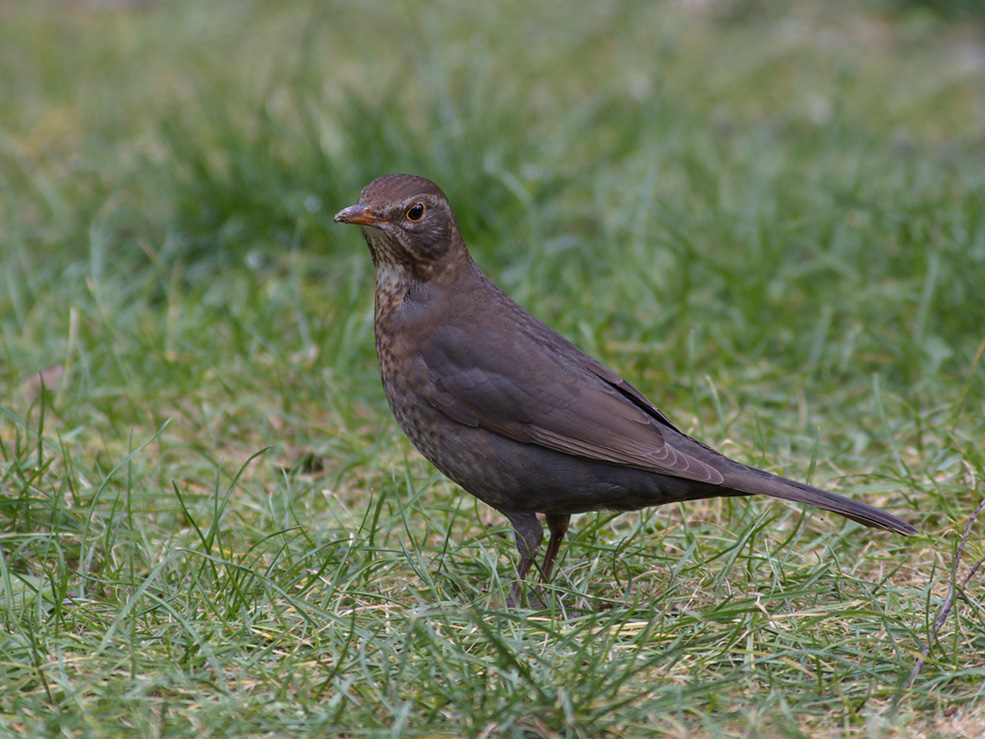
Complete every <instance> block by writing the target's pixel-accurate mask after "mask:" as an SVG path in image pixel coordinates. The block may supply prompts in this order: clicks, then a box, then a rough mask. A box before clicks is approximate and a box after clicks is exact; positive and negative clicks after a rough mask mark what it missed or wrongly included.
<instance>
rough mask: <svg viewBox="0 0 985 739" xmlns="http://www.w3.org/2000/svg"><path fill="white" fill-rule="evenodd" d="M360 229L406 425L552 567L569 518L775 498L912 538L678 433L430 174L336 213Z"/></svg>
mask: <svg viewBox="0 0 985 739" xmlns="http://www.w3.org/2000/svg"><path fill="white" fill-rule="evenodd" d="M335 221H336V222H339V223H351V224H355V225H357V226H361V227H362V232H363V237H364V238H365V239H366V243H367V244H368V245H369V251H370V254H371V255H372V258H373V264H374V265H375V267H376V311H375V329H376V331H375V332H376V351H377V355H378V357H379V364H380V373H381V374H382V376H383V389H384V390H385V392H386V397H387V400H388V401H389V403H390V408H391V409H392V411H393V414H394V416H396V418H397V422H398V423H399V424H400V426H401V428H403V430H404V431H405V432H406V434H407V436H408V437H409V438H410V440H411V442H413V444H414V446H415V447H417V449H418V450H420V452H421V453H422V454H423V455H424V456H425V457H427V458H428V459H429V460H430V461H431V462H432V463H433V464H434V465H435V466H436V467H437V468H438V469H440V470H441V471H442V472H443V473H444V474H445V475H447V476H448V477H450V478H451V479H452V480H454V481H455V482H457V483H458V484H459V485H461V486H462V487H463V488H465V489H466V490H467V491H468V492H470V493H472V495H474V496H476V497H477V498H479V499H480V500H481V501H483V502H484V503H487V504H488V505H490V506H492V507H493V508H495V509H496V510H498V511H500V512H501V513H503V515H505V516H506V517H507V518H508V519H509V520H510V523H512V524H513V529H514V532H515V535H516V545H517V550H518V551H519V554H520V563H519V565H518V567H517V571H518V575H519V578H518V581H517V582H516V583H515V584H514V590H513V598H514V599H517V598H518V597H519V592H520V590H519V588H520V582H521V581H523V580H524V579H525V578H526V576H527V573H528V572H529V571H530V567H531V565H532V564H533V561H534V556H535V554H536V553H537V550H538V549H539V547H540V544H541V540H542V539H543V528H542V527H541V524H540V522H539V521H538V519H537V514H538V513H544V514H546V516H547V526H548V528H549V529H550V532H551V538H550V542H549V544H548V547H547V554H546V555H545V558H544V565H543V568H542V570H541V575H542V579H543V580H545V581H546V580H547V579H549V578H550V576H551V570H552V568H553V565H554V558H555V557H556V556H557V553H558V549H559V548H560V546H561V540H562V539H563V538H564V534H565V532H566V531H567V530H568V521H569V519H570V518H571V515H572V514H574V513H584V512H586V511H595V510H600V509H607V510H611V511H632V510H637V509H640V508H645V507H647V506H656V505H663V504H664V503H679V502H681V501H685V500H696V499H701V498H713V497H717V496H731V495H757V494H759V495H769V496H772V497H774V498H780V499H782V500H788V501H792V502H795V503H803V504H805V505H809V506H814V507H816V508H822V509H824V510H827V511H832V512H834V513H838V514H840V515H842V516H845V517H847V518H850V519H852V520H854V521H858V522H859V523H862V524H865V525H866V526H872V527H875V528H880V529H887V530H889V531H895V532H897V533H900V534H914V533H916V529H914V528H913V527H912V526H910V524H908V523H906V522H904V521H901V520H900V519H898V518H896V517H895V516H892V515H890V514H889V513H885V512H883V511H881V510H879V509H878V508H874V507H872V506H870V505H867V504H865V503H860V502H858V501H854V500H850V499H848V498H845V497H842V496H840V495H835V494H834V493H829V492H827V491H825V490H820V489H818V488H815V487H811V486H810V485H805V484H804V483H800V482H795V481H793V480H787V479H785V478H782V477H778V476H777V475H773V474H770V473H769V472H764V471H763V470H758V469H756V468H754V467H749V466H747V465H744V464H742V463H740V462H736V461H734V460H732V459H729V458H728V457H725V456H724V455H722V454H719V453H718V452H716V451H715V450H713V449H712V448H710V447H708V446H706V445H705V444H703V443H701V442H700V441H698V440H696V439H693V438H691V437H690V436H688V435H687V434H685V433H684V432H682V431H681V430H680V429H678V428H677V427H676V426H674V424H672V423H671V422H670V420H669V419H668V418H667V416H665V415H664V414H663V413H662V412H661V411H660V410H659V409H658V408H657V407H656V406H654V405H653V403H651V402H650V401H649V400H647V399H646V398H645V397H644V396H643V395H642V394H641V393H640V392H639V391H638V390H636V388H634V387H632V386H631V385H630V384H629V383H627V382H626V381H625V380H623V379H622V378H621V377H620V376H619V375H617V374H616V373H615V372H613V371H612V370H610V369H608V368H607V367H605V366H603V365H602V364H600V363H599V362H597V361H596V360H594V359H592V358H591V357H590V356H588V355H587V354H585V353H584V352H583V351H581V350H580V349H578V347H576V346H575V345H574V344H572V343H571V342H570V341H568V340H567V339H565V338H564V337H563V336H561V335H560V334H558V333H557V332H555V331H554V330H552V329H551V328H549V327H548V326H547V325H546V324H544V323H542V322H541V321H539V320H538V319H536V318H534V317H533V316H532V315H530V314H529V313H527V311H525V310H524V309H523V308H521V307H520V306H519V305H517V304H516V303H515V302H513V301H512V300H511V299H510V298H509V297H507V296H506V294H505V293H503V291H502V290H500V289H499V288H498V287H496V285H494V284H493V283H492V282H491V281H490V280H489V278H488V277H486V276H485V274H483V273H482V271H481V270H480V269H479V267H478V266H477V265H476V264H475V262H474V261H472V257H471V256H470V255H469V252H468V250H467V249H466V247H465V242H464V241H463V240H462V236H461V234H460V233H459V231H458V224H457V223H456V221H455V215H454V213H453V212H452V209H451V205H449V203H448V199H447V198H446V197H445V195H444V193H443V192H442V191H441V189H440V188H438V186H437V185H435V184H434V183H433V182H431V181H430V180H426V179H424V178H422V177H414V176H411V175H402V174H394V175H388V176H386V177H381V178H379V179H377V180H373V182H371V183H369V184H368V185H367V186H366V187H365V188H364V189H363V191H362V193H361V194H360V196H359V202H358V203H357V204H356V205H352V206H350V207H348V208H345V209H344V210H342V211H339V213H337V214H336V216H335Z"/></svg>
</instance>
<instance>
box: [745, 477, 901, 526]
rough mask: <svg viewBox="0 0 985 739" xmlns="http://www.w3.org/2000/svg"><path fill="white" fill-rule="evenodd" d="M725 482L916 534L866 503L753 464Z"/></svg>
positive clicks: (853, 518) (757, 492)
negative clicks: (778, 474) (779, 474)
mask: <svg viewBox="0 0 985 739" xmlns="http://www.w3.org/2000/svg"><path fill="white" fill-rule="evenodd" d="M725 485H727V486H729V487H733V488H735V489H736V490H739V491H741V492H743V493H749V494H753V495H769V496H770V497H773V498H779V499H781V500H789V501H791V502H793V503H801V504H803V505H808V506H813V507H814V508H821V509H823V510H825V511H831V512H832V513H837V514H838V515H840V516H844V517H845V518H850V519H852V520H853V521H858V522H859V523H861V524H864V525H866V526H872V527H874V528H878V529H885V530H886V531H894V532H896V533H897V534H905V535H907V536H910V535H912V534H916V533H917V530H916V529H915V528H913V526H911V525H910V524H908V523H907V522H906V521H903V520H901V519H899V518H897V517H896V516H894V515H892V514H891V513H886V512H885V511H882V510H879V509H878V508H876V507H875V506H871V505H869V504H868V503H862V502H861V501H858V500H852V499H850V498H846V497H844V496H843V495H838V494H836V493H830V492H828V491H827V490H822V489H821V488H815V487H812V486H810V485H806V484H804V483H802V482H796V481H794V480H788V479H786V478H785V477H779V476H777V475H772V474H770V473H769V472H763V471H762V470H757V469H756V468H754V467H746V468H745V469H744V470H743V471H742V472H741V473H739V474H733V475H730V476H726V478H725Z"/></svg>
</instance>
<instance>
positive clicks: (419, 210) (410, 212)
mask: <svg viewBox="0 0 985 739" xmlns="http://www.w3.org/2000/svg"><path fill="white" fill-rule="evenodd" d="M423 217H424V205H423V203H414V205H412V206H410V207H409V208H408V209H407V220H408V221H419V220H421V219H422V218H423Z"/></svg>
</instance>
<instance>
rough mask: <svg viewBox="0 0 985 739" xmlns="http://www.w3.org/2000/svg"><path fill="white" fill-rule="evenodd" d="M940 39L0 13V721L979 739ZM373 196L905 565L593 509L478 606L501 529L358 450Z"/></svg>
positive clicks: (943, 39)
mask: <svg viewBox="0 0 985 739" xmlns="http://www.w3.org/2000/svg"><path fill="white" fill-rule="evenodd" d="M954 5H960V3H954ZM967 18H968V13H966V14H962V13H959V12H955V13H952V14H950V15H946V14H945V15H943V16H942V15H935V14H934V13H932V12H930V11H928V10H927V9H926V8H924V7H922V6H921V4H918V3H909V2H896V3H892V2H888V1H887V2H875V1H874V0H873V1H872V2H866V3H858V4H852V5H851V6H848V5H842V4H836V3H809V2H806V1H804V2H800V1H798V0H790V1H789V2H782V3H759V2H744V1H742V0H735V1H733V2H730V1H727V0H721V2H704V3H699V2H676V1H675V2H671V1H669V0H668V1H667V2H657V3H644V2H639V3H633V2H594V3H583V4H563V3H560V2H549V3H544V4H530V3H521V2H518V1H516V0H505V1H504V2H500V3H485V4H483V3H473V4H466V3H461V2H458V3H456V2H450V1H446V2H440V1H436V0H421V2H418V3H414V4H410V3H383V2H369V1H367V2H364V3H342V2H317V1H316V0H305V1H303V2H301V1H299V2H282V3H276V2H272V1H269V2H265V1H262V0H254V1H251V2H234V1H233V0H215V2H209V3H196V2H191V0H171V1H160V2H143V3H139V2H135V3H124V2H120V3H116V2H81V1H76V2H67V1H64V0H51V2H46V3H17V2H7V3H0V80H2V82H0V188H2V195H0V624H2V629H0V685H2V690H0V736H15V735H16V736H25V737H50V736H70V737H74V736H86V737H116V736H122V737H126V736H132V737H168V738H170V737H197V738H202V737H212V736H216V737H220V736H221V737H227V736H228V737H231V736H237V737H239V736H242V737H298V736H318V737H321V736H345V737H358V736H390V737H397V736H417V737H483V738H485V737H500V736H504V737H531V738H532V737H611V738H617V737H634V738H635V737H643V736H670V737H773V736H784V737H822V738H826V737H855V736H859V737H861V736H865V737H896V736H900V737H950V736H978V735H981V734H982V733H985V702H983V700H982V695H983V693H985V606H983V603H982V600H981V597H980V596H981V592H982V588H981V586H980V583H981V579H982V577H983V574H982V573H980V572H975V571H974V569H973V568H974V565H975V563H976V562H978V560H979V558H980V557H982V556H983V555H985V539H983V534H982V532H983V531H985V514H983V516H982V517H981V519H979V520H976V519H975V511H976V507H977V506H978V504H979V502H980V501H981V500H982V498H983V495H985V484H983V478H985V366H983V364H985V361H983V353H985V298H983V292H985V147H983V141H985V138H983V134H985V52H983V47H982V42H981V34H980V28H979V27H977V26H976V25H974V23H973V22H972V21H970V20H968V19H967ZM389 172H411V173H414V174H420V175H423V176H426V177H429V178H430V179H433V180H434V181H436V182H437V183H438V184H439V185H441V187H442V188H443V189H444V191H445V192H446V193H447V194H448V196H449V198H450V200H451V202H452V205H453V207H454V208H455V210H456V213H457V215H458V220H459V224H460V225H461V228H462V231H463V234H464V236H465V239H466V241H467V243H468V244H469V245H470V247H471V250H472V253H473V256H474V257H475V258H476V260H477V261H478V262H479V263H480V264H481V265H482V267H483V268H484V269H485V270H486V272H487V273H488V274H489V275H490V276H492V277H493V278H494V279H495V280H496V281H497V282H498V283H499V284H500V285H501V286H502V287H503V288H504V289H505V290H506V291H507V292H508V293H509V294H510V295H511V296H513V297H514V298H515V299H516V300H518V301H519V302H520V303H521V304H523V305H524V306H525V307H526V308H528V309H529V310H530V311H531V312H533V313H534V314H535V315H537V316H539V317H540V318H542V319H544V320H545V321H546V322H547V323H549V324H550V325H552V326H553V327H555V328H556V329H558V330H559V331H561V332H562V333H564V334H565V335H566V336H568V337H569V338H570V339H572V340H573V341H574V342H576V343H577V344H578V345H579V346H581V347H582V348H584V349H585V350H587V351H589V352H590V353H592V354H594V355H595V356H597V357H599V358H600V359H602V360H603V361H604V362H605V363H606V364H608V365H609V366H611V367H612V368H613V369H615V370H617V371H618V372H619V373H620V374H622V375H623V376H624V377H625V378H626V379H627V380H629V381H630V382H631V383H632V384H633V385H635V386H636V387H637V388H639V389H640V390H641V391H642V392H643V393H644V394H646V395H647V396H648V397H650V398H652V399H653V400H654V402H655V403H656V404H657V405H658V406H660V407H661V408H662V409H663V410H664V411H665V412H667V413H668V415H669V416H670V417H671V418H672V419H674V420H675V422H676V423H677V424H678V425H679V426H681V427H682V428H683V429H685V430H686V431H688V432H690V433H692V434H694V435H696V436H698V437H699V438H701V439H703V440H705V441H707V442H708V443H710V444H712V445H713V446H716V447H717V448H720V449H721V450H722V451H724V452H726V453H728V454H729V455H730V456H733V457H735V458H737V459H740V460H742V461H745V462H747V463H750V464H754V465H756V466H760V467H764V468H767V469H770V470H772V471H775V472H778V473H780V474H783V475H785V476H788V477H793V478H797V479H803V480H808V481H811V482H813V483H814V484H817V485H821V486H823V487H828V488H830V489H833V490H836V491H838V492H841V493H843V494H845V495H849V496H852V497H857V498H859V499H862V500H866V501H868V502H870V503H873V504H875V505H878V506H880V507H884V508H885V509H887V510H889V511H891V512H892V513H894V514H896V515H898V516H900V517H902V518H904V519H906V520H907V521H909V522H910V523H912V524H913V525H914V526H916V527H917V528H918V529H919V531H920V533H919V535H918V536H916V537H911V538H903V537H899V536H896V535H892V534H888V533H885V532H873V531H871V530H868V529H865V528H864V527H862V526H859V525H858V524H855V523H853V522H850V521H846V520H843V519H841V518H839V517H837V516H834V515H829V514H823V513H820V512H817V511H812V510H805V509H799V508H797V507H794V506H790V505H786V504H783V503H780V502H776V501H771V500H768V499H760V498H749V499H732V500H722V499H716V500H711V501H703V502H698V503H690V504H687V505H685V506H667V507H664V508H660V509H650V510H645V511H641V512H639V513H633V514H622V515H612V514H607V513H597V514H588V515H585V516H580V517H578V518H576V519H575V520H574V521H573V526H572V530H571V532H570V533H569V535H568V540H567V541H566V544H565V547H564V548H563V549H562V551H561V555H560V558H559V562H558V572H557V576H556V577H555V579H554V581H553V583H552V584H551V585H550V586H549V587H548V588H547V589H546V590H545V601H546V607H545V608H540V609H538V608H528V607H525V608H520V609H510V608H508V607H507V606H506V603H505V597H506V594H507V593H508V592H509V589H510V586H511V583H512V574H513V572H514V568H515V565H516V552H515V549H514V544H513V537H512V533H511V530H510V528H509V525H508V523H507V522H506V521H505V519H503V518H502V517H501V516H500V515H498V514H497V513H496V512H495V511H493V510H491V509H489V508H487V507H485V506H483V505H482V504H481V503H478V502H477V501H476V500H475V499H473V498H472V497H471V496H469V495H468V494H466V493H464V492H463V491H462V490H461V489H459V488H457V487H456V486H455V485H453V484H452V483H450V482H449V481H447V480H446V479H444V478H443V477H442V476H441V475H440V474H439V473H438V472H437V471H436V470H435V469H434V468H433V467H432V466H431V465H429V464H428V463H427V462H426V461H424V460H423V458H422V457H420V455H419V454H418V453H417V452H416V451H415V450H414V449H413V448H412V446H411V445H410V443H409V442H408V441H407V440H406V439H405V438H404V436H403V434H402V433H401V431H400V429H399V428H398V427H397V425H396V423H395V421H394V420H393V419H392V417H391V415H390V412H389V409H388V408H387V405H386V400H385V398H384V396H383V391H382V388H381V386H380V381H379V375H378V371H377V368H376V357H375V351H374V347H373V326H372V299H373V277H372V264H371V262H370V259H369V255H368V253H367V250H366V247H365V244H364V243H363V242H362V239H361V238H360V236H359V233H358V231H357V230H356V229H353V228H351V227H345V226H340V225H336V224H334V223H333V222H332V216H333V215H334V213H335V212H336V211H337V210H339V209H340V208H342V207H344V206H347V205H350V204H352V203H354V202H356V199H357V197H358V194H359V190H360V189H361V187H362V186H363V185H364V184H366V183H367V182H368V181H370V180H371V179H373V178H374V177H377V176H379V175H382V174H386V173H389ZM963 537H965V538H963ZM969 576H970V579H969ZM952 586H953V587H952Z"/></svg>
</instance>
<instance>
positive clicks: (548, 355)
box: [422, 319, 722, 484]
mask: <svg viewBox="0 0 985 739" xmlns="http://www.w3.org/2000/svg"><path fill="white" fill-rule="evenodd" d="M535 320H536V319H535ZM538 324H539V322H538ZM524 328H526V329H527V331H519V332H516V334H512V332H511V335H515V336H516V341H517V346H516V348H515V350H513V349H514V347H512V346H505V347H504V346H497V347H493V346H489V345H487V344H485V343H484V342H483V341H482V337H481V335H477V333H475V332H474V331H469V330H466V329H464V328H461V327H442V328H438V329H436V330H434V331H433V333H432V334H431V336H430V339H429V341H427V342H426V345H425V346H424V347H422V352H423V355H424V356H423V358H424V360H425V363H426V364H427V366H428V370H429V379H430V388H429V393H428V396H429V397H428V399H429V401H430V402H431V404H432V405H433V406H434V407H436V408H437V409H439V410H440V411H442V412H443V413H444V414H445V415H447V416H448V417H449V418H451V419H453V420H455V421H457V422H458V423H462V424H465V425H468V426H473V427H479V428H483V429H486V430H488V431H492V432H494V433H497V434H500V435H502V436H506V437H508V438H511V439H514V440H516V441H519V442H523V443H527V444H538V445H540V446H544V447H547V448H550V449H555V450H557V451H560V452H564V453H566V454H573V455H577V456H581V457H586V458H589V459H595V460H599V461H603V462H611V463H614V464H622V465H627V466H630V467H636V468H638V469H644V470H652V471H653V472H659V473H663V474H667V475H673V476H675V477H683V478H686V479H689V480H696V481H700V482H708V483H712V484H719V483H721V482H722V475H721V473H720V472H719V471H718V470H716V469H715V468H714V467H712V466H710V465H708V464H706V463H705V462H702V461H700V460H698V459H696V458H695V457H693V456H691V455H689V454H687V453H685V452H683V451H681V450H680V449H675V448H674V446H673V445H672V444H670V443H668V441H667V439H666V437H667V436H668V435H673V436H678V435H680V436H683V435H682V434H681V432H679V431H678V430H677V429H676V428H674V426H673V425H672V424H671V423H670V421H669V420H668V419H667V418H666V416H664V415H663V414H662V413H661V412H660V411H659V410H658V409H657V408H656V407H655V406H654V405H653V404H652V403H650V401H648V400H647V399H646V398H645V397H644V396H643V395H641V394H640V393H639V392H638V391H637V390H636V389H635V388H633V387H632V386H631V385H629V384H628V383H627V382H626V381H625V380H623V379H622V378H621V377H619V375H617V374H615V373H614V372H612V371H611V370H609V369H607V368H606V367H604V366H603V365H601V364H599V363H598V362H596V361H595V360H594V359H592V358H591V357H589V356H588V355H587V354H585V353H583V352H582V351H581V350H579V349H577V348H576V347H575V346H574V345H573V344H571V343H570V342H568V341H567V340H566V339H564V338H563V337H561V336H560V335H559V334H556V333H554V332H553V331H552V330H550V329H548V328H547V327H546V326H544V325H543V324H539V325H537V326H533V327H531V326H530V325H529V324H528V325H527V326H525V327H524ZM531 328H533V329H535V330H533V331H532V332H531V331H530V329H531Z"/></svg>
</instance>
